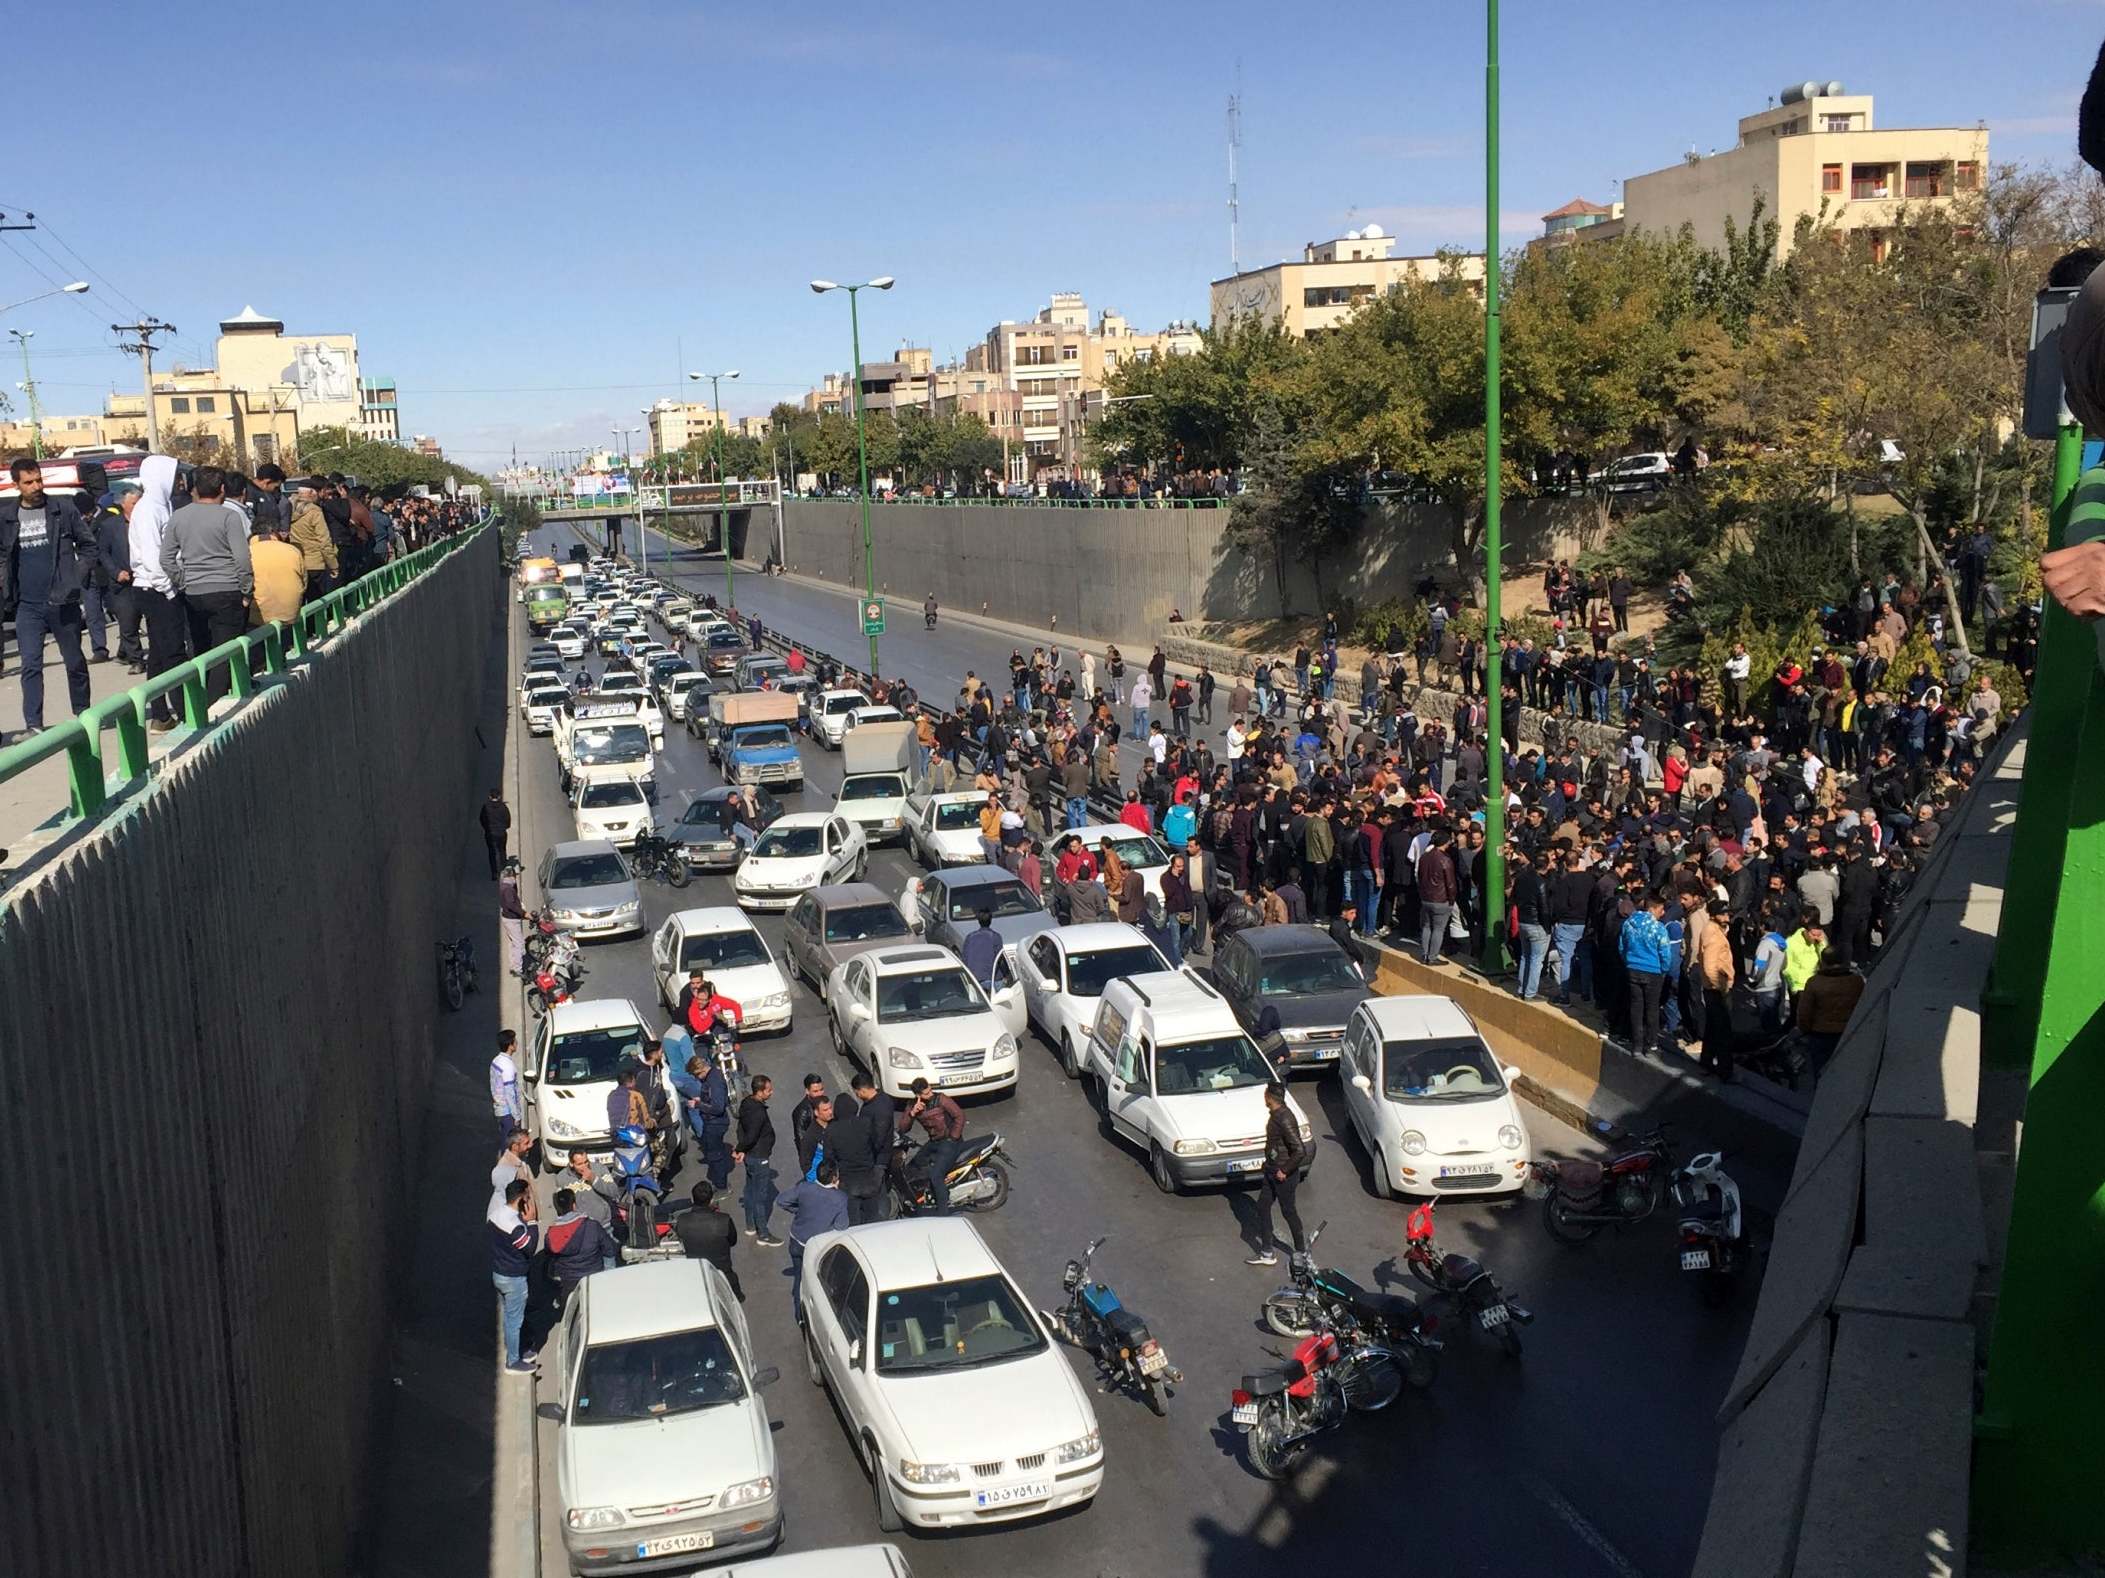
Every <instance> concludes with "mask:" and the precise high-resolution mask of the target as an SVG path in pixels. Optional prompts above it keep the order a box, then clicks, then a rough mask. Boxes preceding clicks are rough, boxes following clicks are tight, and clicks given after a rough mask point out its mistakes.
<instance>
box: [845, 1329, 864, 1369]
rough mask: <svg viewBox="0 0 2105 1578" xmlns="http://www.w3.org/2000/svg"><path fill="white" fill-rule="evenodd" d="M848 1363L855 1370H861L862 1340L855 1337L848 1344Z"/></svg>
mask: <svg viewBox="0 0 2105 1578" xmlns="http://www.w3.org/2000/svg"><path fill="white" fill-rule="evenodd" d="M848 1362H849V1363H850V1364H852V1365H854V1366H855V1368H856V1369H858V1370H859V1369H861V1368H862V1339H861V1338H860V1337H857V1338H855V1339H853V1340H852V1341H850V1342H849V1344H848Z"/></svg>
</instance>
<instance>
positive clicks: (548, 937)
mask: <svg viewBox="0 0 2105 1578" xmlns="http://www.w3.org/2000/svg"><path fill="white" fill-rule="evenodd" d="M525 931H526V936H525V938H524V952H525V955H526V962H527V963H528V964H539V963H540V962H541V961H542V960H543V959H545V958H547V957H548V955H549V953H550V952H551V951H552V950H554V949H557V948H568V949H569V950H570V951H572V952H575V951H576V950H577V939H576V938H575V937H573V936H571V935H570V933H569V932H567V931H565V930H564V929H563V928H562V927H561V926H559V925H557V924H556V918H555V911H554V910H552V909H548V908H545V907H544V908H542V909H537V910H528V911H527V912H526V927H525Z"/></svg>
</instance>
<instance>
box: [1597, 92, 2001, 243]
mask: <svg viewBox="0 0 2105 1578" xmlns="http://www.w3.org/2000/svg"><path fill="white" fill-rule="evenodd" d="M1987 168H1988V128H1987V127H1986V126H1984V125H1975V126H1926V127H1925V126H1918V127H1908V128H1902V129H1893V130H1881V129H1880V128H1879V127H1878V125H1877V123H1876V121H1875V119H1874V117H1873V110H1872V95H1870V94H1868V93H1861V94H1851V93H1845V92H1844V91H1843V87H1842V84H1841V83H1839V82H1825V83H1822V82H1799V83H1793V84H1792V85H1790V86H1789V87H1787V88H1785V89H1784V90H1783V92H1782V93H1781V94H1780V95H1779V96H1778V100H1777V102H1776V103H1775V104H1774V105H1773V106H1771V107H1770V108H1768V109H1765V110H1762V111H1760V112H1759V113H1758V114H1754V115H1747V116H1743V117H1741V119H1740V123H1739V141H1738V142H1737V143H1736V144H1735V145H1734V146H1733V147H1731V148H1727V149H1725V150H1724V151H1723V152H1714V153H1710V154H1708V155H1698V154H1696V153H1694V152H1693V151H1691V152H1690V153H1689V154H1688V155H1686V156H1685V157H1684V158H1683V159H1682V160H1681V161H1680V162H1679V163H1676V164H1672V165H1669V166H1668V167H1667V168H1665V169H1663V170H1653V171H1651V172H1650V173H1649V174H1645V175H1636V176H1632V177H1631V178H1630V179H1629V180H1627V181H1625V182H1624V183H1623V215H1624V222H1625V224H1626V225H1627V226H1628V227H1629V228H1632V229H1635V228H1638V227H1640V226H1641V227H1643V228H1644V229H1646V230H1652V231H1659V232H1664V233H1672V232H1674V231H1676V230H1678V229H1679V228H1680V227H1681V226H1682V225H1683V224H1687V225H1689V226H1690V227H1692V229H1693V230H1694V232H1695V237H1696V240H1697V241H1699V242H1701V243H1703V244H1704V245H1706V246H1718V245H1720V244H1721V243H1722V242H1723V241H1724V238H1725V221H1726V219H1727V218H1728V217H1729V218H1730V219H1732V220H1733V222H1734V223H1735V224H1739V225H1744V224H1745V223H1746V221H1747V216H1748V214H1749V213H1750V212H1751V211H1752V209H1753V206H1754V198H1755V195H1756V194H1757V193H1759V194H1760V195H1761V196H1762V197H1763V198H1764V199H1765V200H1766V202H1767V206H1768V212H1769V213H1771V214H1773V215H1774V216H1775V217H1776V218H1777V220H1778V221H1779V223H1780V225H1781V231H1780V234H1779V235H1778V237H1777V255H1778V256H1779V257H1781V256H1783V255H1784V254H1786V253H1788V252H1789V251H1790V249H1791V245H1792V240H1793V232H1794V230H1795V229H1796V227H1797V223H1798V220H1799V217H1800V216H1801V215H1812V216H1814V217H1816V218H1824V219H1825V220H1826V221H1828V222H1830V223H1832V224H1835V225H1837V226H1840V227H1841V228H1844V229H1850V230H1859V229H1869V230H1879V229H1885V228H1890V227H1891V226H1892V224H1893V223H1894V220H1895V216H1896V215H1897V214H1899V212H1900V211H1901V210H1902V208H1903V207H1910V208H1919V207H1920V206H1922V205H1924V204H1946V203H1949V202H1951V201H1952V200H1953V199H1954V198H1955V197H1958V196H1960V195H1962V194H1964V193H1968V192H1971V191H1974V190H1976V189H1978V188H1979V186H1980V184H1981V181H1982V178H1983V174H1984V172H1985V171H1986V170H1987ZM1594 234H1595V232H1593V231H1590V230H1589V231H1582V232H1580V237H1581V238H1582V239H1591V238H1592V237H1593V235H1594ZM1873 244H1874V247H1876V246H1877V244H1878V243H1877V242H1876V241H1874V243H1873Z"/></svg>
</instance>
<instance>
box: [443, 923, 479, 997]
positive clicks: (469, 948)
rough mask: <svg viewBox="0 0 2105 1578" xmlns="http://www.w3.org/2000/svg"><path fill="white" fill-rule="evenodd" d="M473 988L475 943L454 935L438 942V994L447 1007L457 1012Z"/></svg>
mask: <svg viewBox="0 0 2105 1578" xmlns="http://www.w3.org/2000/svg"><path fill="white" fill-rule="evenodd" d="M474 990H475V944H474V942H473V940H472V939H470V938H467V937H454V938H451V939H450V940H448V941H445V942H441V943H440V944H439V995H440V996H441V997H443V998H445V1000H446V1006H447V1008H449V1009H451V1010H452V1011H453V1012H454V1013H456V1014H457V1013H459V1012H460V1010H461V1005H462V1004H463V1003H464V1002H465V1001H467V995H468V993H470V992H472V991H474Z"/></svg>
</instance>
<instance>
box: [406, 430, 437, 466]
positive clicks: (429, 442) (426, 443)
mask: <svg viewBox="0 0 2105 1578" xmlns="http://www.w3.org/2000/svg"><path fill="white" fill-rule="evenodd" d="M411 447H412V448H413V449H415V450H416V452H417V453H418V454H420V455H429V456H430V457H431V458H432V459H433V460H443V459H445V458H446V452H445V450H443V449H441V448H440V447H439V441H438V440H437V439H435V438H433V437H432V436H431V435H430V434H429V433H419V434H417V436H416V437H415V438H414V439H412V440H411Z"/></svg>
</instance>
